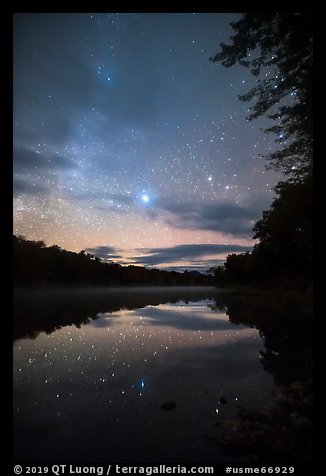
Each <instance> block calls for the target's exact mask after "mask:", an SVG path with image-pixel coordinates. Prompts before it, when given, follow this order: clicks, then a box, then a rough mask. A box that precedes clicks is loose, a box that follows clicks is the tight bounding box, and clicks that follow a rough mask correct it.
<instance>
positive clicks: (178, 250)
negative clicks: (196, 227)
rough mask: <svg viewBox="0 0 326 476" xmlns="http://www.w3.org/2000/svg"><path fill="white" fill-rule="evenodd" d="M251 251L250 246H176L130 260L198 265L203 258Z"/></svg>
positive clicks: (146, 263)
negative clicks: (186, 262)
mask: <svg viewBox="0 0 326 476" xmlns="http://www.w3.org/2000/svg"><path fill="white" fill-rule="evenodd" d="M250 249H251V247H249V246H241V245H211V244H198V245H192V244H189V245H188V244H187V245H176V246H172V247H170V248H148V249H145V250H142V252H145V253H147V254H148V256H134V257H132V258H130V260H131V261H132V262H133V263H134V264H144V265H148V266H156V265H159V264H163V263H174V262H177V261H181V262H182V261H190V262H191V263H193V262H195V263H196V262H198V261H196V259H198V258H200V257H203V256H209V255H221V254H227V253H242V252H244V251H248V250H250ZM210 263H211V261H210Z"/></svg>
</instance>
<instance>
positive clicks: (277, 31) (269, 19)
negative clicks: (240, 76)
mask: <svg viewBox="0 0 326 476" xmlns="http://www.w3.org/2000/svg"><path fill="white" fill-rule="evenodd" d="M231 26H232V28H233V29H234V31H235V35H234V36H232V37H231V39H232V41H233V43H232V44H231V45H226V44H224V43H221V45H220V46H221V51H220V52H219V53H217V54H216V55H215V56H214V57H212V58H210V61H212V62H219V63H221V64H222V65H223V66H226V67H227V68H229V67H230V66H233V65H234V64H236V63H238V64H240V65H241V66H243V67H245V68H250V70H251V73H252V74H253V75H254V76H256V77H257V79H256V81H257V85H256V86H255V87H253V88H252V89H251V90H250V91H249V92H248V93H247V94H243V95H240V96H239V99H240V100H242V101H251V100H254V101H255V103H254V105H253V106H252V107H251V108H250V115H249V117H248V119H249V120H252V119H255V118H257V117H259V116H264V115H266V116H267V117H269V118H270V119H272V120H273V121H274V125H273V126H271V127H269V128H268V129H266V132H273V133H276V134H277V135H278V138H277V142H279V143H281V144H283V145H284V147H283V148H282V149H281V150H279V151H277V152H274V153H273V154H271V155H270V156H269V164H270V166H273V167H274V168H276V169H281V170H282V171H283V172H284V173H286V174H292V175H293V176H303V175H306V174H307V173H310V171H311V168H312V63H313V51H312V45H313V32H312V15H311V14H309V13H245V14H244V15H243V16H242V18H241V19H240V20H239V21H238V22H234V23H231Z"/></svg>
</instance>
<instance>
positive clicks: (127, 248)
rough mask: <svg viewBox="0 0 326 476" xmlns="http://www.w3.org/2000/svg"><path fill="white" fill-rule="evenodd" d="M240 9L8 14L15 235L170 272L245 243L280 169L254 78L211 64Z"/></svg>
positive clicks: (213, 260)
mask: <svg viewBox="0 0 326 476" xmlns="http://www.w3.org/2000/svg"><path fill="white" fill-rule="evenodd" d="M239 17H240V15H238V14H234V13H230V14H226V13H203V14H201V13H196V14H192V13H170V14H168V13H160V14H158V13H150V14H149V13H140V14H136V13H129V14H128V13H120V14H119V13H111V14H97V13H94V14H86V13H81V14H76V13H73V14H34V13H29V14H15V15H14V72H13V74H14V162H13V164H14V233H15V234H17V235H24V236H26V238H28V239H33V240H44V241H45V242H46V244H47V245H52V244H58V245H59V246H61V247H63V248H65V249H69V250H72V251H80V250H82V249H84V250H87V251H89V252H92V253H93V254H96V255H97V256H99V257H101V258H103V259H106V260H113V261H116V262H118V263H121V264H127V263H128V264H133V263H134V264H141V265H146V266H154V267H160V268H168V269H176V267H179V269H180V270H183V269H207V268H208V267H210V266H213V265H216V264H221V263H222V262H223V261H224V258H225V256H226V255H227V254H229V253H232V252H242V251H245V250H247V249H249V248H250V247H251V246H252V245H253V240H252V232H251V229H252V226H253V224H254V222H255V221H256V220H257V219H258V218H259V217H260V215H261V212H262V210H263V209H266V208H268V207H269V205H270V203H271V201H272V198H273V196H274V192H273V191H272V190H271V189H272V187H273V186H274V185H275V184H276V182H277V181H279V180H280V175H279V174H277V173H276V172H272V171H266V169H265V165H266V160H265V159H264V158H261V157H260V156H259V154H263V155H264V154H265V155H266V154H268V153H269V152H271V151H274V150H275V148H276V145H275V142H274V141H275V137H273V135H266V134H265V133H264V132H262V131H261V130H260V128H261V127H264V126H265V125H266V124H267V122H266V121H265V120H256V121H252V122H248V121H247V120H246V116H247V115H248V107H249V104H248V103H244V102H241V101H239V100H238V98H237V95H238V94H241V93H244V92H247V91H248V90H249V89H250V88H251V87H252V86H253V85H254V82H255V80H256V79H255V78H254V77H253V76H251V75H250V72H249V71H248V70H247V69H244V68H242V67H241V66H234V67H232V68H231V69H226V68H224V67H223V66H221V65H217V64H212V63H210V62H209V57H211V56H213V55H214V54H215V53H217V52H218V51H219V43H220V42H221V41H223V42H230V41H229V38H230V35H231V34H232V28H231V27H230V22H231V21H235V20H237V19H238V18H239ZM266 74H268V73H266Z"/></svg>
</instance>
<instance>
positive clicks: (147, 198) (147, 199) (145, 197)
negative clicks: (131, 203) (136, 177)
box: [140, 193, 149, 203]
mask: <svg viewBox="0 0 326 476" xmlns="http://www.w3.org/2000/svg"><path fill="white" fill-rule="evenodd" d="M140 198H141V199H142V201H143V202H144V203H148V202H149V196H148V195H147V194H146V193H143V195H142V196H141V197H140Z"/></svg>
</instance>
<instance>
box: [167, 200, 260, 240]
mask: <svg viewBox="0 0 326 476" xmlns="http://www.w3.org/2000/svg"><path fill="white" fill-rule="evenodd" d="M265 202H266V200H264V201H263V203H265ZM159 207H160V208H161V210H163V211H165V212H168V213H169V214H171V215H172V216H171V217H167V222H168V223H169V225H171V226H174V227H176V228H190V229H194V230H198V229H200V230H209V231H216V232H221V233H226V234H229V235H233V236H239V237H248V235H249V236H250V233H251V230H252V227H253V222H254V221H256V220H257V219H258V217H259V216H260V213H261V210H262V201H261V200H260V201H259V203H252V204H250V205H248V206H240V205H237V204H235V203H232V202H225V203H223V202H222V203H199V204H197V205H193V204H191V203H177V202H164V201H161V202H160V204H159Z"/></svg>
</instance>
